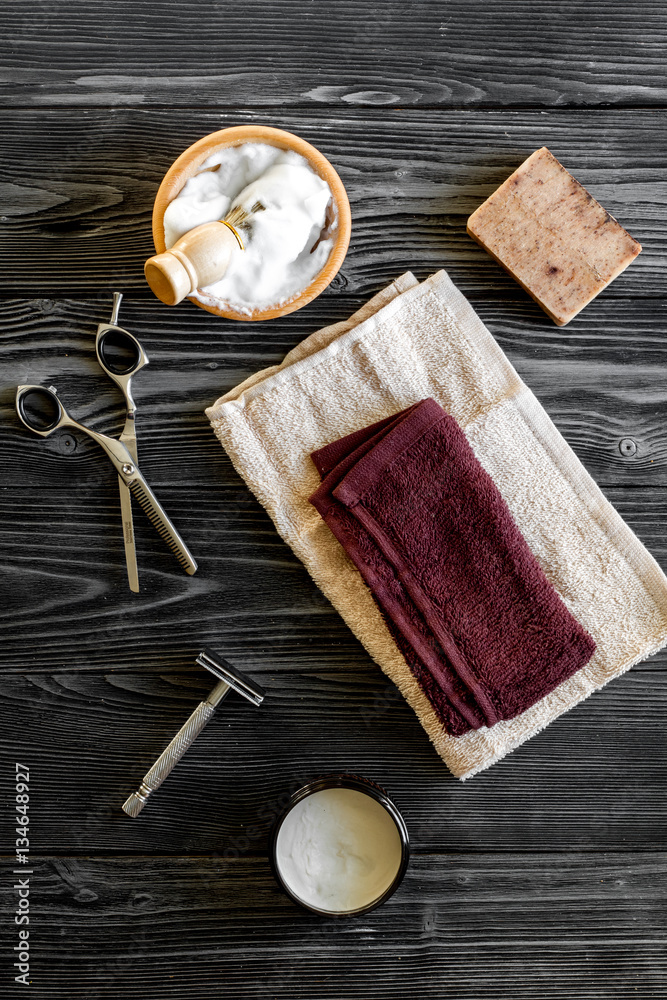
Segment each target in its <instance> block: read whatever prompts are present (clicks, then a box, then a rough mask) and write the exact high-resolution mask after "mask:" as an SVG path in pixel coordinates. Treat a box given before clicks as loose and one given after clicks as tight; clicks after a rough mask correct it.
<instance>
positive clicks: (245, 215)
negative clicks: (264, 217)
mask: <svg viewBox="0 0 667 1000" xmlns="http://www.w3.org/2000/svg"><path fill="white" fill-rule="evenodd" d="M265 208H266V206H265V205H262V203H261V201H256V202H255V204H254V205H253V206H252V208H251V209H250V211H248V210H247V209H245V208H244V207H243V205H236V206H235V207H234V208H233V209H232V210H231V211H230V212H229V214H228V215H226V216H225V220H224V221H225V222H228V223H229V225H230V226H242V225H243V223H244V222H246V220H247V219H249V218H250V216H251V215H255V214H256V213H257V212H263V211H264V209H265Z"/></svg>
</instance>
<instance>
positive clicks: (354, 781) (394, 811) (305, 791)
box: [269, 772, 410, 917]
mask: <svg viewBox="0 0 667 1000" xmlns="http://www.w3.org/2000/svg"><path fill="white" fill-rule="evenodd" d="M327 788H351V789H353V790H354V791H357V792H364V793H365V794H366V795H368V796H370V798H372V799H375V801H376V802H379V803H380V805H382V806H383V807H384V808H385V810H386V811H387V812H388V813H389V815H390V816H391V818H392V820H393V821H394V824H395V826H396V829H397V830H398V836H399V839H400V842H401V861H400V864H399V866H398V869H397V871H396V875H395V876H394V878H393V879H392V881H391V883H390V884H389V885H388V886H387V888H386V889H385V890H384V892H383V893H381V894H380V895H379V896H378V897H377V898H376V899H373V900H371V902H370V903H366V904H364V905H363V906H359V907H356V908H355V909H353V910H324V909H321V908H320V907H318V906H313V905H311V904H310V903H306V902H304V900H303V899H301V898H300V897H299V896H297V895H296V893H295V892H293V891H292V890H291V889H290V886H289V885H288V883H287V882H286V881H285V879H284V878H283V877H282V875H281V872H280V867H279V865H278V861H277V859H276V847H277V844H278V834H279V833H280V828H281V827H282V825H283V822H284V821H285V819H286V818H287V816H288V814H289V813H290V812H291V811H292V809H293V808H294V807H295V806H296V805H297V804H298V803H299V802H301V801H303V799H305V798H308V796H309V795H314V794H315V793H316V792H322V791H324V790H325V789H327ZM409 860H410V837H409V835H408V828H407V826H406V825H405V820H404V819H403V816H402V815H401V813H400V811H399V809H398V807H397V806H396V804H395V802H393V801H392V799H390V797H389V795H388V794H387V792H386V791H385V790H384V788H382V787H381V786H380V785H378V784H376V783H375V782H374V781H371V780H370V779H369V778H362V777H360V776H359V775H357V774H348V773H346V772H336V773H334V774H324V775H321V776H320V777H319V778H313V779H312V780H311V781H308V782H307V783H306V784H305V785H302V786H301V788H298V789H297V790H296V791H295V792H294V793H293V794H292V795H291V796H290V798H289V801H288V802H287V805H286V806H285V808H284V809H283V811H282V812H281V813H280V815H279V816H278V817H277V819H276V821H275V822H274V824H273V826H272V828H271V833H270V836H269V862H270V864H271V870H272V872H273V876H274V878H275V880H276V882H277V883H278V885H279V886H280V887H281V889H282V890H283V891H284V892H285V893H286V894H287V895H288V896H289V897H290V899H292V900H293V901H294V902H295V903H298V904H299V906H301V907H303V909H305V910H310V912H311V913H317V914H318V915H319V916H321V917H354V916H357V915H358V914H362V913H369V912H370V911H371V910H374V909H375V908H376V907H377V906H380V905H381V904H382V903H384V902H385V901H386V900H387V899H389V897H390V896H392V895H393V894H394V892H396V890H397V889H398V887H399V885H400V884H401V882H402V881H403V876H404V875H405V872H406V870H407V867H408V862H409Z"/></svg>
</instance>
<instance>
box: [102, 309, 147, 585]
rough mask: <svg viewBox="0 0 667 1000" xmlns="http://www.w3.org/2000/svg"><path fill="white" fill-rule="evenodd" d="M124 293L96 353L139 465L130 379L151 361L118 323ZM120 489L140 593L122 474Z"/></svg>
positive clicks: (130, 570) (130, 566)
mask: <svg viewBox="0 0 667 1000" xmlns="http://www.w3.org/2000/svg"><path fill="white" fill-rule="evenodd" d="M122 299H123V296H122V295H121V293H120V292H114V296H113V309H112V311H111V319H110V320H109V322H108V323H100V325H99V326H98V328H97V336H96V338H95V352H96V354H97V360H98V361H99V363H100V367H101V368H102V369H103V370H104V371H105V372H106V373H107V375H108V376H109V378H110V379H111V380H112V381H113V382H115V384H116V385H117V386H118V388H119V389H120V391H121V392H122V393H123V396H124V397H125V407H126V416H125V426H124V427H123V431H122V433H121V435H120V438H119V440H120V441H122V443H123V444H124V445H125V447H126V448H127V450H128V451H129V453H130V455H131V456H132V458H133V460H134V464H135V465H136V464H137V462H138V457H137V432H136V423H135V418H136V413H137V408H136V406H135V403H134V399H133V397H132V388H131V381H132V376H133V375H135V374H136V373H137V372H138V371H139V370H140V369H141V368H143V367H144V366H145V365H147V364H148V358H147V356H146V352H145V351H144V349H143V347H142V346H141V344H140V343H139V341H138V340H137V338H136V337H133V336H132V334H131V333H128V331H127V330H124V329H123V328H122V327H120V326H118V310H119V309H120V304H121V302H122ZM118 491H119V493H120V513H121V517H122V520H123V541H124V543H125V562H126V564H127V579H128V581H129V584H130V590H132V591H134V593H135V594H136V593H138V592H139V573H138V571H137V551H136V548H135V544H134V522H133V520H132V501H131V499H130V490H129V488H128V487H127V486H126V485H125V481H124V479H123V478H122V476H120V475H119V476H118Z"/></svg>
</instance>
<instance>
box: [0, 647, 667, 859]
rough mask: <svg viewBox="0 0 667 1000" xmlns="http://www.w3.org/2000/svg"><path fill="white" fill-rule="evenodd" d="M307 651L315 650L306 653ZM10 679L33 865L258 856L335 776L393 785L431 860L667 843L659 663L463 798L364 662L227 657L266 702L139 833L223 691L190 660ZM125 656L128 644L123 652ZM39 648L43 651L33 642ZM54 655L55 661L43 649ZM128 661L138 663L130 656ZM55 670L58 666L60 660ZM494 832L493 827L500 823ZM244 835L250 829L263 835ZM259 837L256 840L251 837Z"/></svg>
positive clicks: (232, 709) (665, 700)
mask: <svg viewBox="0 0 667 1000" xmlns="http://www.w3.org/2000/svg"><path fill="white" fill-rule="evenodd" d="M301 641H302V646H303V644H305V642H306V641H307V640H306V639H302V640H301ZM100 642H101V645H100V646H98V648H97V653H98V656H99V655H100V651H101V650H103V651H105V652H106V658H107V662H106V665H105V668H104V669H103V670H100V669H99V668H98V670H95V671H92V670H88V671H84V672H77V673H75V672H73V671H72V670H69V671H68V670H67V669H61V671H60V672H58V673H54V672H45V671H44V672H43V671H37V672H36V671H31V672H30V673H29V674H26V675H24V676H21V675H17V674H3V675H2V677H1V678H0V698H1V707H0V733H1V734H2V736H1V738H0V745H2V747H3V752H4V755H5V757H6V759H8V760H14V759H16V760H19V761H20V762H21V763H22V764H24V765H25V766H27V767H28V768H29V770H30V775H31V798H30V830H31V833H30V837H31V849H32V851H33V852H34V851H37V852H42V853H45V852H49V853H53V852H54V851H55V852H56V853H61V854H63V855H69V854H88V853H90V852H93V851H95V852H99V851H105V852H114V853H128V854H133V853H141V854H154V853H174V854H178V853H181V852H182V851H183V850H187V851H188V852H192V853H196V854H200V853H203V854H208V853H210V852H211V851H218V852H221V853H222V852H224V851H225V850H230V851H232V853H233V852H234V851H237V852H238V851H239V849H240V848H239V845H243V849H242V853H244V854H245V853H249V854H258V853H259V854H261V853H263V852H264V851H265V850H266V845H267V840H268V835H269V830H270V827H271V824H272V822H273V820H274V819H275V816H276V815H277V814H278V812H279V811H280V810H281V808H282V807H283V806H284V804H285V801H286V799H287V796H288V795H289V794H290V793H291V792H292V791H294V790H296V788H298V787H300V786H301V785H303V784H305V783H306V782H307V781H308V780H310V779H312V778H314V777H317V776H320V775H322V774H329V773H332V772H336V771H341V770H342V771H347V772H351V773H356V774H362V775H365V776H367V777H369V778H372V779H373V780H375V781H377V782H378V783H380V784H381V785H383V786H384V787H385V788H386V789H387V790H388V792H389V793H390V795H391V796H392V797H393V798H394V799H395V800H396V802H397V803H398V805H399V807H400V808H401V809H402V811H403V813H404V815H405V819H406V823H407V825H408V829H409V832H410V836H411V840H412V843H413V845H414V847H415V849H416V850H418V851H443V850H444V851H459V850H460V851H479V850H485V851H489V850H495V851H501V852H506V851H511V850H515V849H516V850H519V849H520V850H537V851H541V850H560V851H569V850H572V849H576V850H579V851H588V852H595V851H599V850H602V849H615V850H622V851H628V852H633V851H636V850H639V849H659V848H662V847H663V846H664V843H665V837H666V835H667V803H665V798H664V795H663V786H664V773H665V767H667V748H666V747H665V741H664V738H663V734H664V730H665V726H666V725H667V678H666V677H665V671H664V663H665V656H664V654H663V655H662V656H661V657H660V659H658V660H656V661H653V662H652V663H651V664H650V665H646V666H644V667H636V668H634V669H633V670H632V671H631V672H630V673H629V674H627V675H625V676H624V677H622V678H619V679H617V680H616V681H614V682H613V683H611V684H610V685H608V686H607V687H606V688H605V689H604V690H602V691H601V692H599V693H597V694H596V695H595V696H593V697H592V698H590V699H589V700H587V701H586V702H584V703H583V704H582V705H580V706H578V707H577V708H576V709H574V710H572V711H571V712H569V713H567V714H566V715H565V716H563V717H561V718H560V719H558V720H556V722H554V723H552V724H551V725H550V726H549V727H548V728H547V729H546V730H545V731H544V732H542V733H540V734H539V735H538V736H536V737H534V738H533V739H532V740H531V741H529V742H528V743H527V744H525V745H524V746H523V747H521V748H520V749H519V750H517V751H515V752H514V753H513V754H512V755H510V756H509V757H508V758H506V759H505V760H503V761H502V762H500V763H498V764H496V765H495V766H494V767H493V768H492V769H491V770H490V771H488V772H486V773H483V774H481V775H479V776H477V777H475V778H474V779H472V780H470V781H468V782H465V783H462V782H458V781H456V780H455V779H454V778H453V777H452V776H451V775H450V774H449V772H448V771H447V769H446V768H445V766H444V764H443V763H442V762H441V761H440V760H439V759H438V757H437V755H436V754H435V752H434V751H433V748H432V747H431V746H430V744H429V742H428V739H427V737H426V735H425V734H424V732H423V730H422V729H421V727H420V726H419V724H418V722H417V719H416V717H415V716H414V714H413V713H412V710H411V709H410V708H409V707H408V706H407V704H406V703H405V702H404V701H403V699H402V698H401V697H400V695H399V694H398V692H397V690H396V689H395V688H394V687H393V686H392V685H391V684H390V683H389V682H388V681H387V680H386V678H384V677H383V675H382V674H381V673H380V671H379V669H378V668H377V667H376V666H375V665H374V664H372V663H371V662H370V661H369V659H368V658H367V657H363V655H361V654H360V653H359V652H356V654H355V653H354V652H353V653H352V654H351V655H350V657H349V659H347V660H346V661H345V662H340V653H339V652H338V655H336V654H334V656H333V657H332V656H331V654H328V655H327V652H326V650H323V651H322V653H320V654H319V655H318V653H317V650H316V649H315V650H313V649H311V650H310V658H307V656H306V654H305V653H304V651H303V648H302V651H301V653H300V655H295V656H294V658H293V659H292V658H288V657H286V656H284V655H282V656H281V655H280V653H278V655H275V656H273V655H272V654H271V650H270V648H264V649H261V650H260V651H258V652H257V654H253V653H252V652H248V651H246V652H245V654H234V653H233V651H230V650H229V649H227V648H226V646H225V645H224V643H219V644H218V647H217V648H218V649H220V650H221V651H222V652H223V653H224V654H225V655H228V656H230V658H232V659H233V661H234V662H235V663H237V664H238V665H239V666H241V667H242V668H243V669H245V670H246V671H247V672H249V673H251V674H252V675H254V676H256V677H257V678H258V679H259V680H260V681H261V683H263V684H264V686H265V687H266V688H267V697H266V699H265V702H264V704H263V705H262V706H261V707H260V708H259V709H257V708H254V707H253V706H251V705H249V704H248V703H246V702H245V701H243V700H242V699H240V698H238V697H232V696H230V699H229V700H228V701H227V702H226V704H225V705H224V706H223V707H221V709H220V711H219V713H218V715H216V717H215V719H214V720H213V721H211V723H209V725H208V727H207V728H206V730H205V731H204V732H203V733H202V734H201V735H200V737H199V738H198V740H197V742H196V744H195V745H194V746H193V747H192V748H191V749H190V750H189V751H188V753H187V755H186V757H185V758H184V759H183V760H182V761H181V762H180V764H179V765H178V767H177V768H176V769H175V771H174V772H173V773H172V775H171V776H170V777H169V779H168V780H167V781H166V783H165V784H164V785H163V786H162V787H161V788H160V789H159V791H157V792H156V793H155V795H154V797H153V798H151V800H150V801H149V803H148V805H147V806H146V808H145V810H144V812H143V813H142V815H141V816H140V817H139V818H138V819H137V820H132V819H130V818H129V817H127V816H125V814H124V813H123V812H122V811H121V806H122V803H123V802H124V801H125V799H126V798H127V796H128V795H129V794H130V792H131V791H133V790H134V789H135V788H137V787H138V786H139V783H140V781H141V778H142V777H143V775H144V774H145V773H146V771H147V770H148V768H149V767H150V766H151V765H152V764H153V762H154V761H155V759H157V757H158V756H159V754H160V753H161V752H162V750H163V749H164V747H165V746H166V745H167V743H168V742H169V741H170V739H171V738H172V736H173V735H174V734H175V733H176V732H177V731H178V729H179V728H180V726H181V725H182V724H183V723H184V722H185V720H186V719H187V717H188V716H189V714H190V712H191V711H192V710H193V709H194V708H195V706H196V705H197V704H198V702H199V701H200V700H202V699H203V698H204V697H206V695H207V694H208V692H209V691H210V690H211V688H212V686H213V682H212V681H211V680H210V678H209V677H208V676H207V675H206V674H205V673H204V672H203V671H202V670H200V669H199V668H196V667H195V666H194V655H196V652H198V649H196V647H195V650H194V655H193V656H191V657H188V658H186V659H184V660H183V661H182V663H178V662H175V657H173V656H172V657H171V658H167V657H165V660H164V662H163V663H162V665H161V668H160V667H159V665H156V663H155V656H154V655H153V657H152V658H148V667H149V668H150V667H152V670H151V669H146V668H145V667H144V661H143V658H142V656H141V655H136V656H135V668H134V670H132V671H130V670H125V669H120V668H119V667H118V666H117V665H116V663H115V661H114V658H113V652H112V650H111V649H110V648H109V646H108V644H107V645H106V648H105V644H104V638H103V637H101V640H100ZM120 643H122V644H123V646H124V647H127V645H128V631H126V632H125V633H123V634H122V635H121V636H120V637H119V640H118V642H117V644H120ZM36 645H37V644H36ZM40 646H41V654H42V656H44V654H46V653H48V651H49V646H48V645H41V644H40ZM129 652H132V650H127V649H126V650H125V657H127V655H128V653H129ZM54 653H55V655H54V659H55V658H56V656H57V651H55V650H54ZM491 817H492V821H491V819H490V818H491ZM248 831H251V832H250V833H249V832H248ZM248 838H249V839H248Z"/></svg>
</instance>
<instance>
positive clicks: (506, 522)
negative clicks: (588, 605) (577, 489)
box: [310, 399, 595, 736]
mask: <svg viewBox="0 0 667 1000" xmlns="http://www.w3.org/2000/svg"><path fill="white" fill-rule="evenodd" d="M312 458H313V461H314V462H315V465H316V467H317V469H318V472H319V473H320V476H321V477H322V484H321V486H320V487H319V488H318V489H317V491H316V492H315V493H314V494H313V496H312V497H311V498H310V502H311V503H312V504H313V505H314V506H315V507H316V509H317V510H318V511H319V513H320V514H321V516H322V517H323V518H324V520H325V521H326V523H327V524H328V526H329V527H330V529H331V530H332V532H333V533H334V535H335V536H336V538H337V539H338V540H339V542H340V543H341V544H342V545H343V547H344V548H345V550H346V552H347V554H348V555H349V556H350V558H351V559H352V561H353V562H354V563H355V565H356V566H357V568H358V570H359V572H360V573H361V574H362V576H363V578H364V580H365V582H366V584H367V585H368V587H369V588H370V590H371V592H372V594H373V597H374V599H375V601H376V603H377V604H378V607H379V608H380V611H381V612H382V614H383V616H384V618H385V621H386V622H387V625H388V627H389V629H390V631H391V633H392V635H393V637H394V640H395V641H396V643H397V645H398V647H399V649H400V650H401V653H402V654H403V656H404V657H405V660H406V662H407V663H408V666H409V667H410V669H411V670H412V672H413V674H414V675H415V677H416V679H417V681H418V682H419V684H420V686H421V688H422V690H423V691H424V693H425V694H426V696H427V697H428V699H429V700H430V702H431V704H432V705H433V708H434V710H435V711H436V713H437V715H438V717H439V718H440V719H441V721H442V722H443V724H444V726H445V728H446V729H447V731H448V732H449V733H450V734H451V735H452V736H460V735H462V734H463V733H465V732H468V731H469V730H470V729H479V728H480V727H481V726H492V725H494V724H495V723H496V722H498V721H500V720H502V719H512V718H514V717H515V716H516V715H519V714H520V713H521V712H524V711H526V709H528V708H530V706H531V705H533V704H534V703H535V702H536V701H538V700H539V699H541V698H543V697H544V696H545V695H546V694H548V693H549V692H550V691H552V690H553V689H554V688H556V687H557V686H558V685H559V684H561V683H562V682H563V681H564V680H566V679H567V678H568V677H570V676H571V675H572V674H574V673H575V672H576V671H577V670H579V669H580V668H581V667H583V666H584V665H585V664H586V663H587V662H588V660H589V659H590V658H591V656H592V655H593V653H594V651H595V643H594V642H593V640H592V639H591V637H590V636H589V635H588V633H587V632H586V631H585V629H584V628H583V627H582V626H581V625H580V624H579V623H578V622H577V621H576V619H575V618H573V617H572V615H571V614H570V612H569V611H568V610H567V608H566V607H565V605H564V604H563V602H562V600H561V599H560V597H559V596H558V594H557V593H556V591H555V590H554V588H553V587H552V585H551V584H550V583H549V581H548V580H547V578H546V576H545V575H544V573H543V572H542V570H541V569H540V567H539V565H538V563H537V561H536V560H535V558H534V556H533V554H532V552H531V551H530V549H529V547H528V545H527V543H526V541H525V539H524V538H523V536H522V535H521V533H520V531H519V529H518V528H517V526H516V524H515V523H514V520H513V518H512V515H511V514H510V512H509V510H508V508H507V506H506V504H505V502H504V500H503V499H502V497H501V495H500V493H499V492H498V490H497V489H496V487H495V485H494V483H493V480H492V479H491V477H490V476H489V475H488V474H487V473H486V472H485V471H484V469H483V468H482V466H481V465H480V463H479V461H478V460H477V459H476V458H475V455H474V453H473V451H472V448H471V447H470V445H469V444H468V441H467V439H466V437H465V435H464V433H463V431H462V430H461V428H460V427H459V425H458V424H457V423H456V421H455V420H454V419H453V418H452V417H450V416H449V415H448V414H446V413H445V411H444V410H443V409H442V408H441V407H440V406H439V405H438V403H436V401H435V400H433V399H426V400H423V401H422V402H421V403H416V404H415V405H413V406H411V407H409V408H408V409H407V410H403V411H402V412H401V413H398V414H396V415H395V416H393V417H389V418H388V419H386V420H382V421H380V422H379V423H376V424H373V425H372V426H370V427H366V428H364V429H363V430H360V431H356V432H355V433H353V434H349V435H347V436H346V437H344V438H341V439H340V440H338V441H334V442H333V443H332V444H330V445H327V446H326V447H324V448H321V449H320V450H319V451H316V452H313V455H312Z"/></svg>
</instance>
